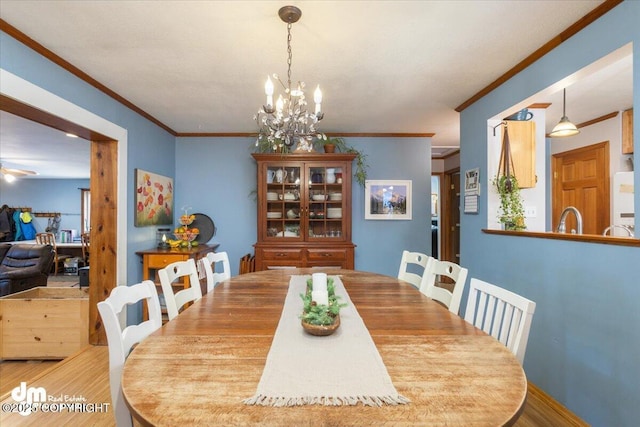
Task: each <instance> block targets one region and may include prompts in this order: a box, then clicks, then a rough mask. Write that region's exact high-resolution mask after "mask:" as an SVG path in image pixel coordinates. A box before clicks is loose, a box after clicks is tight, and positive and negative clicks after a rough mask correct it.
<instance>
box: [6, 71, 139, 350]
mask: <svg viewBox="0 0 640 427" xmlns="http://www.w3.org/2000/svg"><path fill="white" fill-rule="evenodd" d="M0 104H1V105H0V109H2V110H4V111H7V112H9V113H12V114H15V115H18V116H21V117H25V118H27V119H29V120H33V121H36V122H38V123H42V124H44V125H47V126H50V127H54V128H56V129H59V130H62V131H64V132H71V133H74V134H76V135H78V136H80V137H82V138H84V139H87V140H89V141H91V153H92V160H91V178H90V180H91V189H92V192H94V191H95V192H94V195H98V194H99V197H92V202H91V205H92V206H91V208H92V211H93V213H94V214H97V215H95V218H94V215H93V214H92V219H91V226H92V233H91V234H92V235H91V243H92V246H94V247H92V252H94V253H96V254H97V255H95V256H94V257H93V258H92V267H94V268H91V269H90V270H89V282H90V287H89V307H90V308H89V342H90V343H92V344H101V345H106V344H107V341H106V335H105V333H104V329H103V327H102V322H101V321H100V318H99V315H98V311H97V303H98V302H99V301H101V300H104V298H105V297H106V296H107V295H109V293H110V291H111V289H113V288H114V287H115V286H117V285H118V284H126V275H127V268H126V267H127V262H126V256H127V251H126V181H127V169H126V152H127V151H126V148H127V131H126V129H123V128H121V127H120V126H118V125H115V124H114V123H111V122H109V121H107V120H105V119H102V118H100V117H98V116H96V115H95V114H93V113H91V112H89V111H87V110H84V109H82V108H80V107H78V106H76V105H75V104H72V103H70V102H69V101H66V100H64V99H62V98H60V97H58V96H56V95H54V94H52V93H50V92H48V91H46V90H44V89H42V88H40V87H38V86H35V85H33V84H32V83H30V82H28V81H26V80H23V79H22V78H20V77H17V76H15V75H13V74H11V73H9V72H7V71H5V70H3V69H0ZM94 129H95V130H94ZM109 134H110V135H113V136H114V137H115V138H114V137H109V136H105V135H109ZM118 188H121V189H122V191H120V192H119V191H118ZM119 207H120V208H119ZM100 211H102V213H101V214H98V212H100ZM118 241H121V242H123V244H122V246H123V247H124V248H125V249H124V250H123V251H120V252H119V251H118ZM94 248H95V249H94ZM100 254H102V255H100Z"/></svg>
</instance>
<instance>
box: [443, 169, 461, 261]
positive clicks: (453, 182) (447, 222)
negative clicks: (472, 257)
mask: <svg viewBox="0 0 640 427" xmlns="http://www.w3.org/2000/svg"><path fill="white" fill-rule="evenodd" d="M444 188H445V191H443V192H442V193H441V194H442V196H443V198H442V239H443V241H442V255H441V256H440V259H441V260H443V261H450V262H455V263H456V264H460V170H458V169H456V170H453V171H449V172H447V173H446V174H445V176H444Z"/></svg>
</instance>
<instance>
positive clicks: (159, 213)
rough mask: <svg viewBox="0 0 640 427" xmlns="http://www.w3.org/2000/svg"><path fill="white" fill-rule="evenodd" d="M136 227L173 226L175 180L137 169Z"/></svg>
mask: <svg viewBox="0 0 640 427" xmlns="http://www.w3.org/2000/svg"><path fill="white" fill-rule="evenodd" d="M135 194H136V196H135V203H136V215H135V220H134V225H135V226H136V227H146V226H149V225H170V224H173V178H169V177H167V176H163V175H158V174H157V173H153V172H148V171H145V170H143V169H136V191H135Z"/></svg>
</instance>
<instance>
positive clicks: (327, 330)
mask: <svg viewBox="0 0 640 427" xmlns="http://www.w3.org/2000/svg"><path fill="white" fill-rule="evenodd" d="M339 326H340V315H337V316H336V319H335V320H334V321H333V323H332V324H331V325H312V324H311V323H307V322H305V321H304V320H303V321H302V328H303V329H304V330H305V331H306V332H307V333H308V334H311V335H315V336H318V337H325V336H327V335H331V334H332V333H334V332H335V331H336V330H337V329H338V327H339Z"/></svg>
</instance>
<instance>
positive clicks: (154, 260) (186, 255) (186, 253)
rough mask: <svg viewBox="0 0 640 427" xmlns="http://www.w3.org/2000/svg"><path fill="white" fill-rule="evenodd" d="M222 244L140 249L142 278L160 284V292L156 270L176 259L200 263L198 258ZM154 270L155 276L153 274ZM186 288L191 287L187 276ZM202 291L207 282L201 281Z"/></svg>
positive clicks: (145, 312)
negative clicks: (192, 260) (191, 259)
mask: <svg viewBox="0 0 640 427" xmlns="http://www.w3.org/2000/svg"><path fill="white" fill-rule="evenodd" d="M218 246H220V245H219V244H218V243H214V244H210V245H198V246H194V247H191V248H168V249H158V248H152V249H147V250H144V251H138V252H136V254H138V255H140V256H141V257H142V280H153V281H155V282H156V284H157V285H158V292H159V293H162V288H160V285H159V283H158V279H157V276H156V274H155V272H156V270H159V269H161V268H165V267H166V266H167V265H169V264H171V263H173V262H176V261H186V260H188V259H190V258H193V259H194V260H195V262H196V265H197V264H198V260H199V259H201V258H204V257H206V256H207V254H208V253H209V252H215V250H216V249H217V248H218ZM152 272H153V276H152ZM183 285H184V287H185V288H188V287H189V278H188V277H185V278H184V281H183ZM200 286H201V288H203V289H202V293H203V294H205V293H206V283H202V282H201V283H200ZM144 318H145V319H146V318H147V311H146V307H145V310H144Z"/></svg>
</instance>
